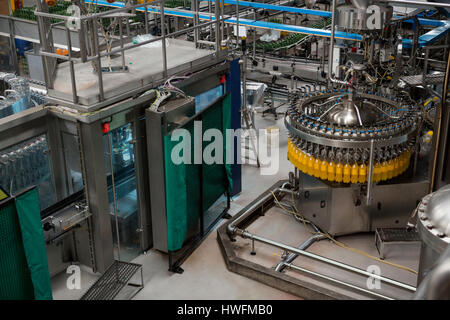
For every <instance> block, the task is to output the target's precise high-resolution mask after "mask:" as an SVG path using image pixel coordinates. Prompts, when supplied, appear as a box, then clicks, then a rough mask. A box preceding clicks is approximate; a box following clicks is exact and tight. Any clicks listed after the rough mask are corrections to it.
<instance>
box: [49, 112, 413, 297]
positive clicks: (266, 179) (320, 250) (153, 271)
mask: <svg viewBox="0 0 450 320" xmlns="http://www.w3.org/2000/svg"><path fill="white" fill-rule="evenodd" d="M279 111H280V112H282V111H283V110H282V109H281V108H280V110H279ZM256 123H257V129H264V128H266V127H268V126H273V125H276V126H278V127H279V128H280V148H279V149H280V150H279V159H280V168H279V170H278V172H277V173H276V174H275V175H268V176H265V175H260V172H259V169H258V168H257V167H256V166H252V165H244V166H243V171H242V173H243V181H242V183H243V187H242V190H243V191H242V193H241V194H240V195H239V196H238V197H237V198H236V199H234V200H233V201H232V203H231V209H230V214H231V215H234V214H235V213H237V212H239V211H240V210H241V209H242V208H243V207H244V206H246V205H247V204H248V203H250V202H251V201H253V200H254V199H255V198H256V197H258V196H259V195H260V194H261V193H262V192H263V191H265V190H266V189H267V188H269V187H270V186H271V185H273V184H274V183H275V182H276V181H278V180H280V179H286V178H287V176H288V173H289V171H292V170H293V165H292V164H291V163H290V162H289V161H288V160H287V156H286V154H287V134H286V129H285V128H284V124H283V119H282V117H281V118H279V119H278V120H277V121H275V120H274V117H273V116H272V115H266V117H264V118H262V117H261V115H260V114H258V115H257V116H256ZM220 223H223V222H220ZM220 223H219V224H218V225H220ZM250 228H251V230H250V231H253V232H256V233H258V234H260V235H264V236H267V237H269V238H271V239H273V240H280V241H282V242H285V243H287V244H290V245H293V246H296V245H298V244H299V243H300V242H302V241H304V240H305V239H306V238H307V237H308V236H309V235H310V233H309V231H308V230H307V229H306V228H305V227H304V226H303V225H302V224H300V223H298V222H297V221H295V220H294V219H293V218H292V217H290V216H287V215H283V214H282V213H281V212H280V210H279V209H276V208H275V209H271V211H269V212H268V214H267V215H266V216H265V217H263V218H261V219H258V220H257V221H256V222H255V223H254V224H253V225H252V226H250ZM216 238H217V233H216V232H215V231H212V232H211V233H210V234H209V236H208V237H207V238H206V239H205V240H204V242H203V243H202V244H201V245H200V246H199V247H198V248H197V249H196V250H195V251H194V253H193V254H192V255H191V256H190V257H189V258H188V259H187V260H186V261H185V262H184V264H183V265H182V268H183V269H184V270H185V271H184V273H183V274H181V275H180V274H173V273H171V272H169V271H167V269H168V259H167V256H166V255H165V254H162V253H160V252H158V251H156V250H150V251H149V252H148V253H147V254H145V255H140V256H139V257H137V258H136V259H135V260H134V261H133V262H136V263H139V264H142V265H143V275H144V282H145V288H144V289H142V290H141V291H140V292H139V293H138V294H137V295H136V296H135V297H134V299H136V300H144V299H196V300H201V299H299V298H298V297H296V296H293V295H291V294H288V293H285V292H283V291H280V290H277V289H274V288H272V287H269V286H266V285H264V284H262V283H259V282H256V281H254V280H251V279H249V278H246V277H243V276H240V275H238V274H235V273H232V272H229V271H228V270H227V268H226V265H225V261H224V259H223V256H222V253H221V251H220V249H219V245H218V243H217V241H216ZM339 240H341V241H343V242H344V243H346V244H348V245H350V246H353V247H356V248H358V249H361V250H364V251H366V252H368V253H370V254H372V255H376V254H377V253H376V248H375V245H374V235H373V233H371V234H360V235H353V236H347V237H341V238H340V239H339ZM236 248H237V254H238V255H239V256H240V257H242V258H245V259H248V260H251V261H253V262H256V263H258V264H261V265H263V266H266V267H269V268H270V267H273V266H274V265H276V264H277V263H278V262H279V261H280V257H281V254H282V252H281V250H278V249H274V248H273V247H268V246H264V245H262V244H257V247H256V251H257V255H256V256H251V255H250V241H248V240H242V239H240V240H238V241H237V242H236ZM309 250H310V251H311V252H314V253H317V254H321V255H324V256H327V257H329V258H331V259H336V260H339V261H343V262H346V263H350V264H352V265H355V266H358V267H359V268H362V269H366V268H367V266H369V265H377V266H379V267H380V269H381V271H382V275H383V276H387V277H391V278H393V279H397V280H400V281H403V282H405V283H407V284H410V285H415V281H416V277H415V275H414V274H411V273H409V272H407V271H403V270H398V269H396V268H393V267H391V266H387V265H384V264H382V263H377V262H374V261H372V260H370V259H367V258H365V257H362V256H360V255H358V254H355V253H353V252H349V251H348V250H346V249H343V248H339V247H338V246H336V245H335V244H333V243H331V242H330V241H321V242H318V243H315V244H313V246H311V248H310V249H309ZM405 252H406V254H405ZM418 257H419V246H409V247H408V250H407V251H405V250H403V249H402V248H392V249H391V251H389V252H388V255H387V259H388V260H389V261H392V262H396V263H400V264H403V265H406V266H408V267H411V268H413V269H416V270H417V263H418ZM295 264H297V265H299V266H302V267H304V268H308V269H309V270H313V271H316V272H319V273H323V274H327V275H330V276H334V277H337V278H338V279H341V280H344V281H348V282H351V283H353V284H354V285H359V286H361V287H364V288H365V281H366V280H367V279H365V278H359V279H358V278H355V277H354V276H353V275H352V274H349V273H345V272H342V271H341V270H339V269H338V270H333V268H330V267H329V266H327V265H323V264H322V265H321V264H320V263H317V262H314V261H310V260H308V259H304V258H303V259H302V258H297V259H296V260H295ZM287 274H288V275H291V276H293V277H302V276H301V275H299V274H298V273H297V272H293V271H287ZM98 276H99V275H95V274H92V273H90V272H89V271H88V270H85V269H82V277H81V289H80V290H68V289H67V287H66V281H67V277H68V275H67V274H65V273H62V274H59V275H57V276H56V277H54V278H53V279H52V288H53V294H54V298H55V299H79V298H80V297H81V296H82V295H83V293H84V292H85V291H86V290H88V288H89V286H90V285H91V284H92V283H93V282H95V280H96V279H97V278H98ZM303 277H304V276H303ZM386 290H387V291H386ZM382 292H383V293H385V294H386V292H388V293H389V294H390V296H392V297H395V298H401V299H405V298H409V297H410V295H411V294H410V293H408V292H406V293H405V292H404V291H401V290H398V289H394V290H392V288H391V287H387V286H386V285H384V284H382ZM380 293H381V292H380ZM130 295H131V292H127V291H126V290H125V291H124V292H123V294H121V295H120V296H119V297H118V298H120V299H127V298H129V297H130Z"/></svg>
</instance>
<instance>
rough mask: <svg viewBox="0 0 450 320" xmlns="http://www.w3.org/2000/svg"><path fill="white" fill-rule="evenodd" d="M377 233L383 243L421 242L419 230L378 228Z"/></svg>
mask: <svg viewBox="0 0 450 320" xmlns="http://www.w3.org/2000/svg"><path fill="white" fill-rule="evenodd" d="M377 233H378V234H379V237H380V239H381V241H383V242H407V241H420V236H419V233H418V232H417V230H415V229H414V230H407V229H406V228H377Z"/></svg>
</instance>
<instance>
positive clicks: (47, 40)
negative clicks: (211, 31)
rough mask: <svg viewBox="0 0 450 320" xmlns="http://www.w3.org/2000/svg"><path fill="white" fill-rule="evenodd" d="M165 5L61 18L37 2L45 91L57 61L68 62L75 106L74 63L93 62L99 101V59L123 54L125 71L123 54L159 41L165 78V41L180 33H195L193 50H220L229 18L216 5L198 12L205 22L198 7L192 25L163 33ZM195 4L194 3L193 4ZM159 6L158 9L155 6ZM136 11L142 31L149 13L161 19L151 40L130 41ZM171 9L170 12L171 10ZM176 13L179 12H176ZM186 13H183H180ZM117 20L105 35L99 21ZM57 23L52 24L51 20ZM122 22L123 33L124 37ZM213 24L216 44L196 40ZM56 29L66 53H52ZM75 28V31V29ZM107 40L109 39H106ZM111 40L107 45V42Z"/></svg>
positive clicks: (160, 0) (158, 1) (50, 84)
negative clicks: (203, 47)
mask: <svg viewBox="0 0 450 320" xmlns="http://www.w3.org/2000/svg"><path fill="white" fill-rule="evenodd" d="M164 2H165V0H154V1H151V2H144V3H139V4H135V5H126V6H124V7H120V8H116V9H111V10H107V11H104V12H98V13H92V14H89V13H88V12H84V13H83V14H80V15H79V16H64V15H59V14H54V13H48V12H46V6H44V5H42V3H41V0H37V7H36V11H35V15H36V18H37V22H38V29H39V35H40V42H41V49H40V55H41V56H43V61H44V77H45V82H46V85H47V88H48V89H53V80H54V79H53V77H54V75H55V68H56V62H55V61H56V59H62V60H65V61H68V62H69V70H70V80H71V88H72V102H73V103H74V104H77V103H78V95H77V86H76V75H75V69H74V64H75V63H80V62H81V63H85V62H92V64H93V67H94V70H95V71H96V73H97V76H98V80H97V81H98V93H99V99H100V101H104V100H105V94H104V86H103V75H102V58H105V57H107V58H108V59H109V58H110V57H111V56H113V55H117V54H120V55H122V59H121V60H122V69H123V70H125V68H126V67H125V59H124V55H125V52H126V51H127V50H130V49H134V48H137V47H140V46H143V45H147V44H150V43H153V42H156V41H161V42H162V45H161V50H162V61H163V75H164V76H167V44H166V39H167V38H174V37H179V36H181V35H183V34H186V33H188V32H191V31H193V32H194V44H195V47H197V46H198V44H208V45H211V46H214V47H215V50H216V53H218V52H219V51H221V40H222V37H223V31H222V30H221V28H223V27H224V26H225V20H226V19H229V18H230V16H225V15H223V7H222V9H221V8H220V7H219V6H215V12H214V14H212V13H205V12H201V14H202V16H204V15H209V16H210V20H209V21H207V22H202V23H199V19H198V18H197V19H195V17H198V15H199V13H200V11H199V8H198V6H196V7H195V8H193V10H191V11H189V12H190V13H191V14H193V15H194V19H193V21H194V23H193V26H191V27H188V28H184V29H182V30H179V31H175V32H171V33H166V21H165V14H164ZM194 3H195V1H194ZM158 4H159V6H157V5H158ZM137 8H139V9H140V11H142V9H144V10H143V12H144V21H145V22H144V23H145V30H146V31H148V30H149V19H148V14H149V13H152V14H155V15H159V16H160V19H159V20H160V22H159V25H158V23H157V19H155V23H156V25H157V26H158V27H159V28H160V30H161V35H160V36H155V37H153V38H151V39H148V40H144V41H141V42H139V43H133V42H131V41H129V40H130V34H129V30H130V19H128V18H129V17H130V11H131V12H135V11H136V9H137ZM171 10H173V9H171ZM176 10H179V9H176ZM179 11H185V10H179ZM111 18H117V20H118V26H119V35H107V34H106V32H105V31H104V29H103V27H102V19H111ZM54 19H57V21H58V22H56V23H51V21H55V20H54ZM124 19H126V22H125V30H127V32H126V34H124V32H123V29H124V21H123V20H124ZM213 25H214V28H215V42H209V41H204V40H200V39H199V37H200V36H199V32H198V30H200V29H201V28H204V27H208V26H210V28H211V27H212V26H213ZM55 26H60V27H63V28H65V31H66V43H67V54H66V55H60V54H57V53H55V50H54V43H53V40H52V29H53V28H54V27H55ZM74 28H75V30H74ZM74 31H75V33H77V35H78V38H79V48H73V47H72V40H71V37H72V36H73V35H74ZM108 37H111V39H110V40H109V39H108ZM109 41H111V42H110V43H108V42H109ZM114 42H115V43H114Z"/></svg>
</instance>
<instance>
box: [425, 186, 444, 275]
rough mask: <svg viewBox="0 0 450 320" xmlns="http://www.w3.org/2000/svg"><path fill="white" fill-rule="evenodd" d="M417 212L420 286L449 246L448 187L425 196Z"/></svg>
mask: <svg viewBox="0 0 450 320" xmlns="http://www.w3.org/2000/svg"><path fill="white" fill-rule="evenodd" d="M417 212H418V219H417V220H418V221H417V230H418V232H419V234H420V236H421V238H422V250H421V254H420V264H419V276H418V284H420V283H421V282H422V280H423V279H424V277H425V276H426V275H427V273H428V272H429V271H430V269H431V268H432V267H433V265H434V264H435V263H436V261H438V259H439V257H440V256H441V255H442V253H443V252H444V251H445V249H446V248H447V247H448V245H449V244H450V185H446V186H444V187H442V188H441V189H439V190H438V191H436V192H433V193H431V194H429V195H426V196H425V197H424V198H423V199H422V201H421V203H420V204H419V207H418V209H417Z"/></svg>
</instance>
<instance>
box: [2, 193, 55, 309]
mask: <svg viewBox="0 0 450 320" xmlns="http://www.w3.org/2000/svg"><path fill="white" fill-rule="evenodd" d="M0 299H1V300H5V299H8V300H24V299H27V300H29V299H36V300H51V299H52V290H51V286H50V274H49V271H48V264H47V253H46V249H45V241H44V234H43V231H42V225H41V216H40V208H39V196H38V192H37V189H36V188H33V189H31V190H29V191H27V192H25V193H23V194H21V195H19V196H17V197H16V198H9V199H6V200H4V201H2V202H0Z"/></svg>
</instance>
